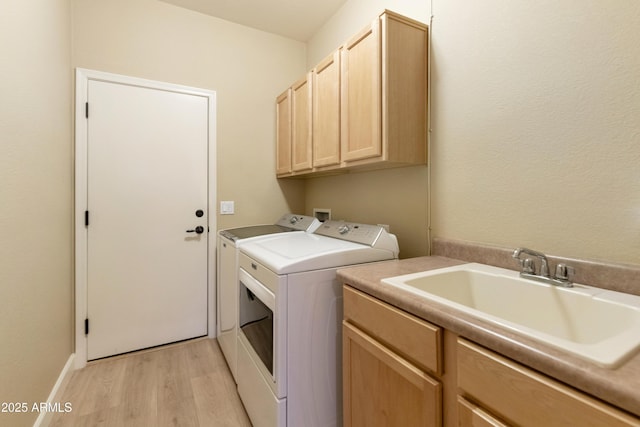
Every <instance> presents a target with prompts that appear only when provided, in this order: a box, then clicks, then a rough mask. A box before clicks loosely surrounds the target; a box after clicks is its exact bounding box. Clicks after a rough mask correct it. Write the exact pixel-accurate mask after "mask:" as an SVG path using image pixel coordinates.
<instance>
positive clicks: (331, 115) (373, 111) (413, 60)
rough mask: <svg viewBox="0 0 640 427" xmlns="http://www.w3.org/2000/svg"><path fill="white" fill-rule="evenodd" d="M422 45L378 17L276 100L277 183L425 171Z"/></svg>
mask: <svg viewBox="0 0 640 427" xmlns="http://www.w3.org/2000/svg"><path fill="white" fill-rule="evenodd" d="M427 40H428V27H427V25H426V24H422V23H420V22H417V21H414V20H412V19H409V18H406V17H403V16H401V15H398V14H395V13H393V12H390V11H384V12H383V13H382V14H381V15H379V16H378V17H377V18H376V19H375V20H374V21H373V22H372V23H371V25H370V26H368V27H367V28H365V29H364V30H363V31H361V32H359V33H358V34H357V35H356V36H355V37H353V38H351V39H350V40H349V41H347V43H345V44H344V45H343V46H342V47H341V48H339V49H337V50H336V51H334V52H333V53H332V54H331V55H329V57H327V58H326V59H324V60H323V61H322V62H320V63H319V64H318V65H317V66H316V67H315V68H314V69H313V71H312V72H310V73H308V74H307V76H306V77H305V78H303V79H302V80H299V81H298V82H296V83H294V84H293V86H291V88H290V89H289V91H288V92H285V93H284V94H282V95H280V97H278V101H277V110H278V113H277V115H278V135H277V138H278V141H277V151H278V154H277V158H278V160H277V167H276V174H277V176H278V177H286V176H313V174H319V173H324V172H325V171H329V172H331V173H334V172H335V171H336V170H347V169H354V168H360V167H366V168H369V169H376V168H385V167H397V166H410V165H416V164H425V163H426V162H427V60H428V55H427V49H428V45H427ZM287 97H288V98H287ZM287 103H288V104H287ZM285 118H288V120H289V123H290V127H289V128H287V127H286V123H285ZM287 132H288V133H287ZM287 147H289V151H288V152H287ZM287 156H288V157H287Z"/></svg>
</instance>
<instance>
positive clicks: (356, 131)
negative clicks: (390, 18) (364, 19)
mask: <svg viewBox="0 0 640 427" xmlns="http://www.w3.org/2000/svg"><path fill="white" fill-rule="evenodd" d="M380 26H381V23H380V21H379V20H377V19H376V20H375V21H374V22H373V24H372V25H371V27H369V28H366V29H365V30H364V31H362V32H360V33H359V34H358V35H356V36H355V37H354V38H352V39H351V40H349V41H348V42H347V43H346V44H345V45H344V47H343V49H342V97H341V100H342V106H341V107H342V123H341V124H342V159H343V160H345V161H350V160H356V159H365V158H368V157H374V156H380V155H381V154H382V139H381V136H382V135H381V130H382V115H381V114H382V104H381V96H382V90H381V74H382V70H381V67H380V65H381V62H380V55H381V53H382V52H381V49H380Z"/></svg>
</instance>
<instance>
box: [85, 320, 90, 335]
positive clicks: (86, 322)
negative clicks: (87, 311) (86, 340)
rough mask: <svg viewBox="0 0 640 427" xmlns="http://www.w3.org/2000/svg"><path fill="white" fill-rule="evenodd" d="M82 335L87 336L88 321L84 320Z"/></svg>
mask: <svg viewBox="0 0 640 427" xmlns="http://www.w3.org/2000/svg"><path fill="white" fill-rule="evenodd" d="M84 334H85V335H89V319H84Z"/></svg>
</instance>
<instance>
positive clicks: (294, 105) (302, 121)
mask: <svg viewBox="0 0 640 427" xmlns="http://www.w3.org/2000/svg"><path fill="white" fill-rule="evenodd" d="M291 109H292V110H291V111H292V114H291V125H292V135H291V143H292V151H291V153H292V160H291V161H292V165H291V167H292V169H293V171H294V172H299V171H303V170H307V169H311V73H307V76H306V77H305V78H304V79H302V80H299V81H297V82H296V83H294V84H293V86H292V87H291Z"/></svg>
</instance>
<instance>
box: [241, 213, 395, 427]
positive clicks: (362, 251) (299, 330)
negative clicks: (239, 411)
mask: <svg viewBox="0 0 640 427" xmlns="http://www.w3.org/2000/svg"><path fill="white" fill-rule="evenodd" d="M398 251H399V249H398V242H397V240H396V238H395V236H394V235H392V234H389V233H387V232H386V231H385V230H384V228H382V227H380V226H374V225H366V224H357V223H345V222H338V221H327V222H325V223H323V224H322V225H321V226H320V228H318V229H317V230H316V231H315V232H314V233H298V234H285V235H275V236H269V237H266V238H263V239H260V240H257V241H254V242H248V243H247V244H245V245H242V247H241V248H240V259H239V265H240V269H239V273H238V281H239V287H240V293H241V294H242V295H246V298H245V300H246V301H251V302H252V304H253V306H252V307H245V306H244V305H243V303H242V301H241V302H240V305H239V307H238V309H239V329H238V333H237V337H238V347H237V350H238V367H237V383H238V393H239V394H240V398H241V399H242V402H243V404H244V406H245V408H246V410H247V413H248V414H249V418H250V419H251V422H252V424H253V425H254V427H285V426H288V427H298V426H305V427H313V426H323V427H327V426H339V425H342V381H341V378H342V369H341V366H342V363H341V362H342V334H341V322H342V284H341V283H339V282H338V280H336V270H337V269H338V268H339V267H343V266H347V265H353V264H362V263H369V262H375V261H383V260H389V259H394V258H397V257H398ZM256 307H258V309H256Z"/></svg>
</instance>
